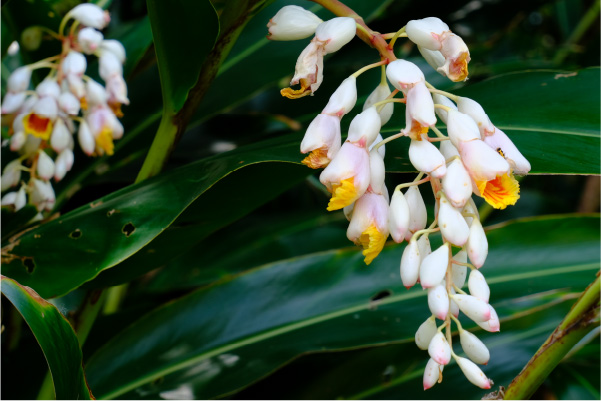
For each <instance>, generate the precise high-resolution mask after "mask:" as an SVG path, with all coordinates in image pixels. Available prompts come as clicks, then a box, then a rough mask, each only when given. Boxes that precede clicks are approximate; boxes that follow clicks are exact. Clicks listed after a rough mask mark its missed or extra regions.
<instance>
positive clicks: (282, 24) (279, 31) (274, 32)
mask: <svg viewBox="0 0 601 401" xmlns="http://www.w3.org/2000/svg"><path fill="white" fill-rule="evenodd" d="M322 22H323V21H322V20H321V18H319V17H318V16H317V15H315V14H313V13H312V12H311V11H308V10H305V9H304V8H302V7H299V6H285V7H282V8H281V9H280V10H279V11H278V12H277V14H276V15H275V16H274V17H273V18H272V19H270V20H269V23H268V24H267V27H268V28H269V34H268V35H267V39H270V40H297V39H304V38H308V37H309V36H311V35H313V34H314V33H315V30H316V29H317V26H318V25H319V24H321V23H322Z"/></svg>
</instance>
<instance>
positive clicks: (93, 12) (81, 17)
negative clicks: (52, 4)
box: [68, 3, 111, 29]
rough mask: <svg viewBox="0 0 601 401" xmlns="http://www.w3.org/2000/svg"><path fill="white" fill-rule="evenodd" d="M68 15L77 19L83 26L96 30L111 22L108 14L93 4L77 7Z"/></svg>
mask: <svg viewBox="0 0 601 401" xmlns="http://www.w3.org/2000/svg"><path fill="white" fill-rule="evenodd" d="M68 15H70V16H71V17H73V18H75V19H76V20H78V21H79V22H81V23H82V24H83V25H87V26H91V27H92V28H96V29H102V28H104V27H105V26H106V25H107V24H108V23H109V22H110V20H111V19H110V17H109V14H108V12H106V11H104V10H103V9H102V8H100V7H98V6H97V5H95V4H91V3H84V4H79V5H77V6H75V7H74V8H73V9H72V10H71V11H69V13H68Z"/></svg>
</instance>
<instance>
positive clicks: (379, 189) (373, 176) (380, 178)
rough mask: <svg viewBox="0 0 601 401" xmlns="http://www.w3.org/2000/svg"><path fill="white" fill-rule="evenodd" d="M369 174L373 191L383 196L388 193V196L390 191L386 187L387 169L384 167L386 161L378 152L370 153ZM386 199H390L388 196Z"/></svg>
mask: <svg viewBox="0 0 601 401" xmlns="http://www.w3.org/2000/svg"><path fill="white" fill-rule="evenodd" d="M369 174H370V179H369V186H370V187H371V191H372V192H373V193H375V194H379V195H383V194H384V192H386V195H388V190H387V189H386V186H385V185H384V178H385V175H386V167H385V166H384V159H382V156H380V154H379V153H378V152H377V151H375V152H370V153H369ZM385 198H386V199H388V196H385Z"/></svg>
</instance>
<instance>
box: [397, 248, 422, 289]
mask: <svg viewBox="0 0 601 401" xmlns="http://www.w3.org/2000/svg"><path fill="white" fill-rule="evenodd" d="M420 262H421V258H420V255H419V247H418V246H417V241H410V242H409V244H407V246H406V247H405V250H404V251H403V256H402V257H401V281H402V282H403V285H404V286H405V287H407V288H410V287H413V286H414V285H415V283H417V278H418V277H419V265H420Z"/></svg>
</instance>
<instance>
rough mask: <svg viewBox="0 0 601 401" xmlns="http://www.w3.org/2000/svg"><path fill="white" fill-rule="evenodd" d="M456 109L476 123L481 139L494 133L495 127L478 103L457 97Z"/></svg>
mask: <svg viewBox="0 0 601 401" xmlns="http://www.w3.org/2000/svg"><path fill="white" fill-rule="evenodd" d="M457 109H458V110H459V111H460V112H461V113H464V114H467V115H468V116H470V117H471V118H472V119H473V120H474V121H475V122H476V124H477V125H478V129H479V130H480V135H481V136H482V138H484V137H485V136H487V135H492V134H493V133H494V132H495V126H494V125H492V122H491V121H490V118H488V114H486V112H485V111H484V109H483V108H482V106H480V103H478V102H476V101H474V100H472V99H470V98H467V97H461V96H459V97H458V98H457Z"/></svg>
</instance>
